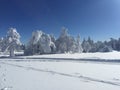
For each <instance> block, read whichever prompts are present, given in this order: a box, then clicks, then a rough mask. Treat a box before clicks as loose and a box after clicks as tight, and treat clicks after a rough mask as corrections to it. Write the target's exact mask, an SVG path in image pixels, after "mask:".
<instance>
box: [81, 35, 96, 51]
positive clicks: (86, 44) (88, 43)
mask: <svg viewBox="0 0 120 90" xmlns="http://www.w3.org/2000/svg"><path fill="white" fill-rule="evenodd" d="M82 47H83V52H94V51H93V49H95V46H94V42H93V40H91V38H90V37H88V39H87V40H85V39H84V40H83V42H82Z"/></svg>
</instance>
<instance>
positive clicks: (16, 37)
mask: <svg viewBox="0 0 120 90" xmlns="http://www.w3.org/2000/svg"><path fill="white" fill-rule="evenodd" d="M6 42H7V43H6V48H7V49H9V51H10V56H11V57H13V56H15V54H14V50H15V49H16V47H18V46H19V45H21V42H20V34H19V33H18V32H17V30H16V29H15V28H10V29H9V30H8V32H7V37H6Z"/></svg>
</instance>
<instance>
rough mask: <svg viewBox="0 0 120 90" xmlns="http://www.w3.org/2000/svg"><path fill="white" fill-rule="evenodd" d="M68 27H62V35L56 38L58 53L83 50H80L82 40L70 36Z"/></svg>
mask: <svg viewBox="0 0 120 90" xmlns="http://www.w3.org/2000/svg"><path fill="white" fill-rule="evenodd" d="M67 30H68V29H66V28H65V27H63V28H62V32H61V35H60V37H59V38H58V39H57V40H56V43H55V44H56V47H57V52H58V53H65V52H72V53H75V52H82V50H81V51H80V48H81V47H79V45H80V42H79V41H78V42H77V41H76V40H75V39H74V37H72V36H70V35H69V34H68V32H67ZM78 48H79V49H78Z"/></svg>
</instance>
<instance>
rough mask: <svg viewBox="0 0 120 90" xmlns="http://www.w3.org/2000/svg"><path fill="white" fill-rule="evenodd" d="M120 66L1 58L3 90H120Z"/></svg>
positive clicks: (0, 73)
mask: <svg viewBox="0 0 120 90" xmlns="http://www.w3.org/2000/svg"><path fill="white" fill-rule="evenodd" d="M119 69H120V65H119V64H102V63H101V64H98V63H90V62H89V63H78V62H70V61H69V62H66V61H59V62H55V61H51V62H49V61H46V62H42V61H31V62H24V61H23V62H16V61H0V90H2V88H4V89H3V90H6V89H7V90H120V75H119V74H120V70H119Z"/></svg>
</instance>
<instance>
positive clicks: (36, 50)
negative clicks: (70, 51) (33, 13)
mask: <svg viewBox="0 0 120 90" xmlns="http://www.w3.org/2000/svg"><path fill="white" fill-rule="evenodd" d="M55 50H56V46H55V44H54V42H52V40H51V37H50V35H48V34H45V33H44V32H42V31H35V32H33V33H32V38H31V39H30V41H29V43H28V45H27V46H26V49H25V54H26V55H31V54H32V55H34V54H47V53H53V52H55Z"/></svg>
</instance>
